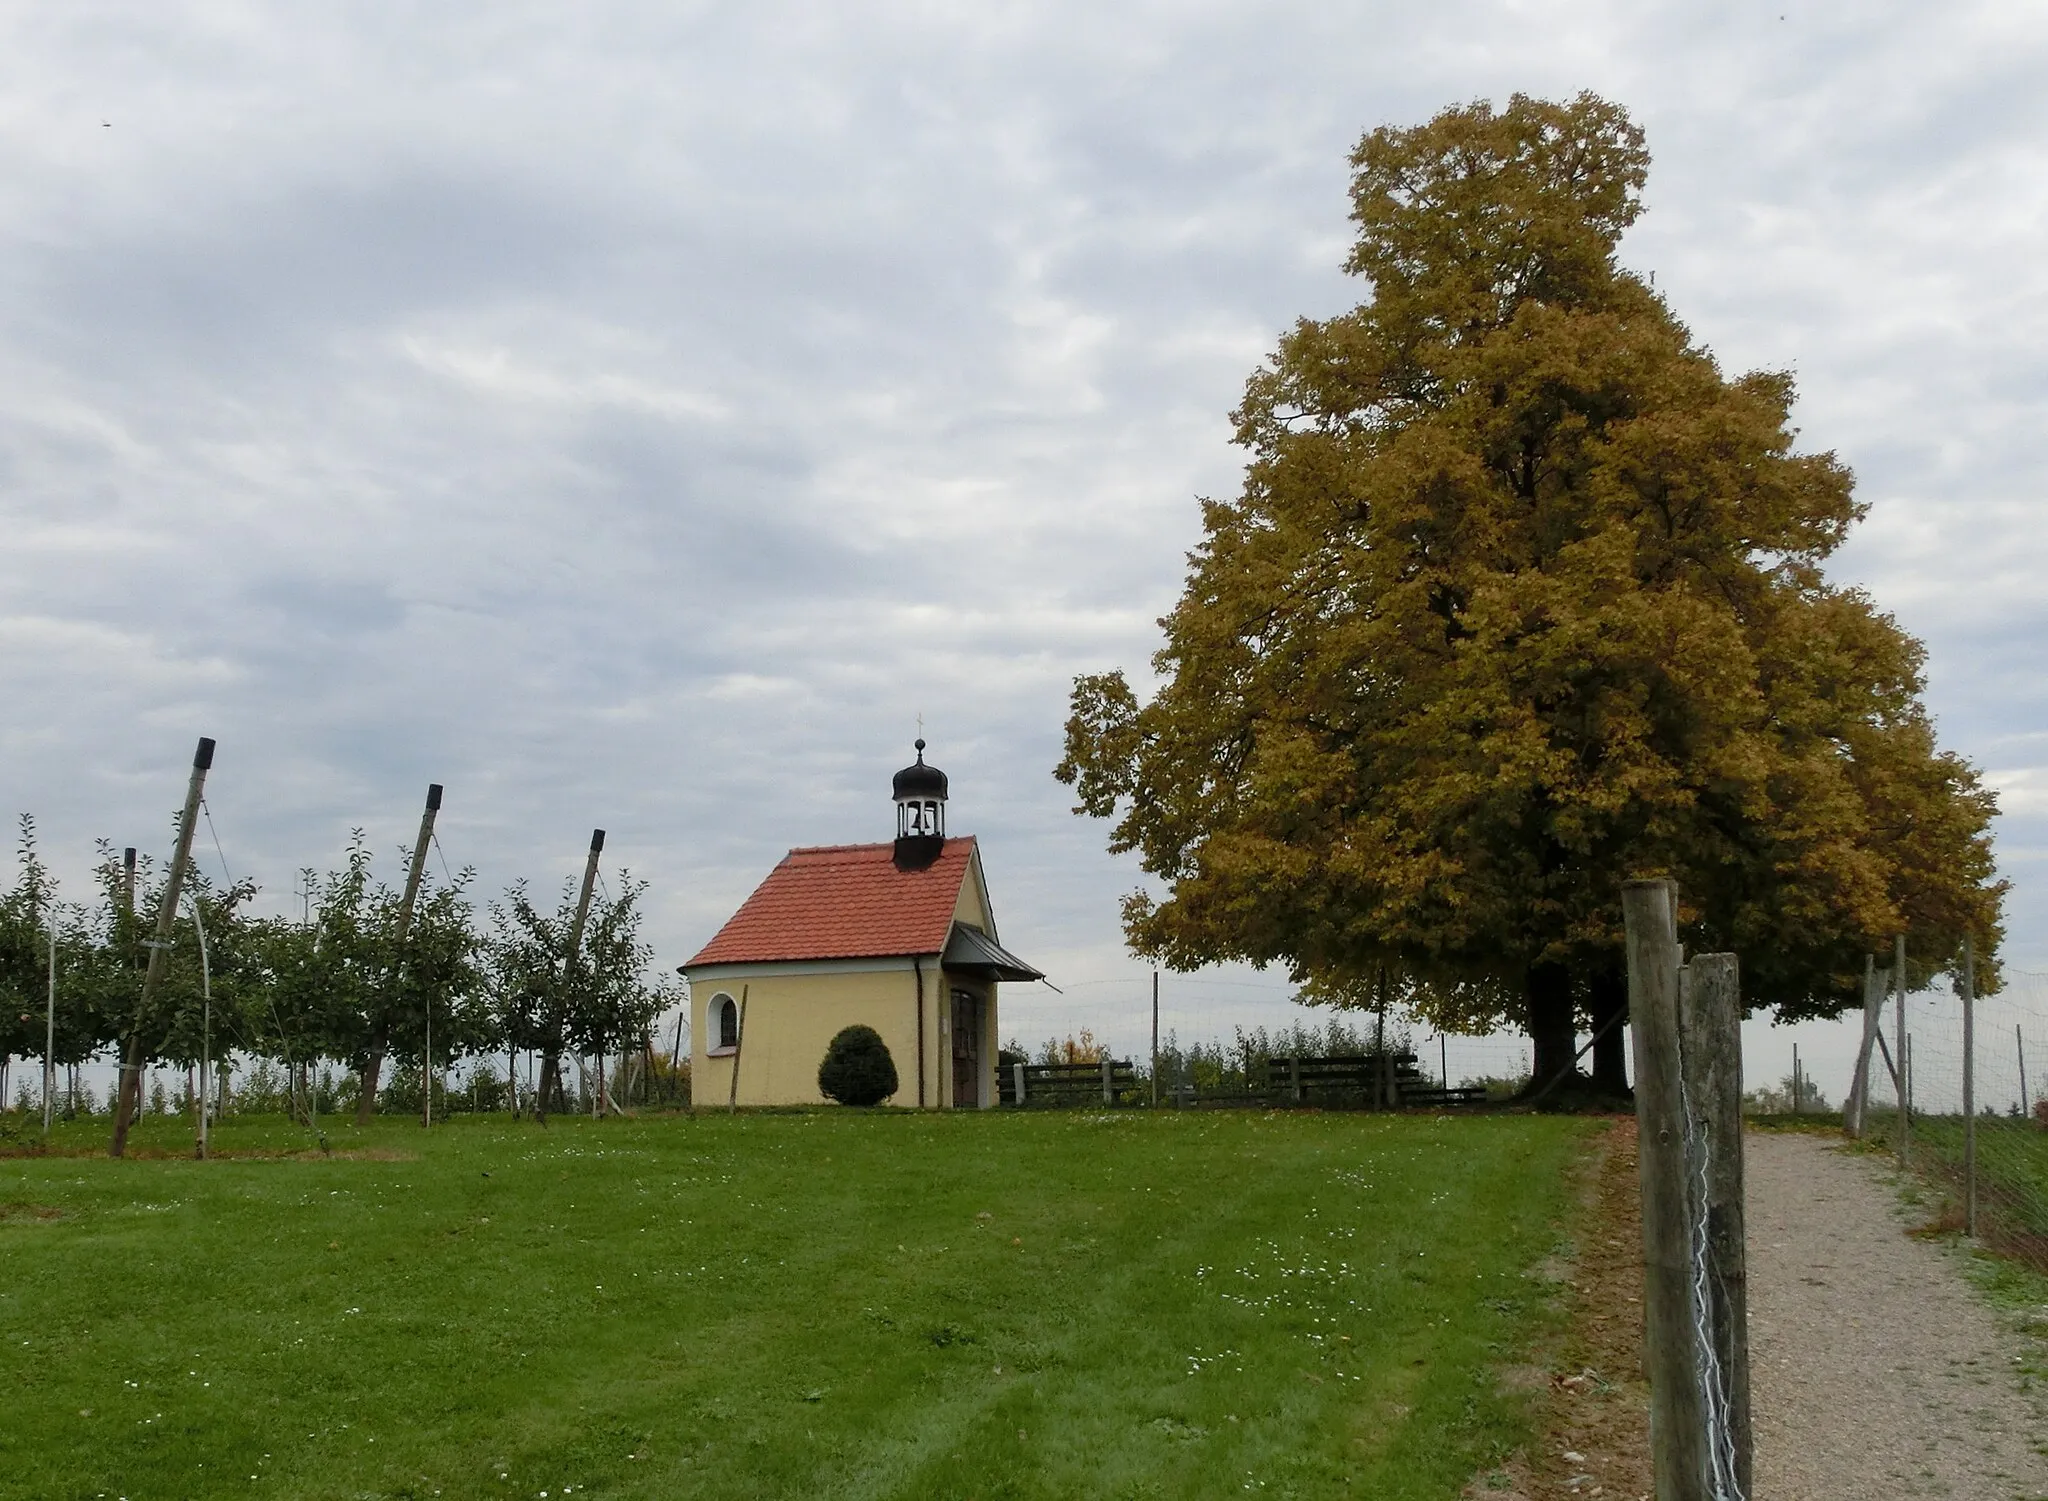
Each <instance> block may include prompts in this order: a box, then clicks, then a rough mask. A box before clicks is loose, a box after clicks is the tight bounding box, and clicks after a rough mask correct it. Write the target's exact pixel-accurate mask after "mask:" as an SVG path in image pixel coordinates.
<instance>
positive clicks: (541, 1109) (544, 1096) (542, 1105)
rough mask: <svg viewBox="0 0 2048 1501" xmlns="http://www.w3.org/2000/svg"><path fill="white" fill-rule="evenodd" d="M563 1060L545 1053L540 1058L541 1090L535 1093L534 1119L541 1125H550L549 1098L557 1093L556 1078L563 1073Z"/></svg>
mask: <svg viewBox="0 0 2048 1501" xmlns="http://www.w3.org/2000/svg"><path fill="white" fill-rule="evenodd" d="M561 1067H562V1063H561V1059H560V1058H558V1057H557V1056H556V1055H555V1054H553V1053H543V1054H541V1058H540V1088H538V1089H536V1090H535V1091H534V1093H533V1118H534V1120H535V1121H536V1122H537V1123H539V1124H540V1125H543V1126H545V1125H546V1124H547V1123H548V1105H549V1103H550V1101H549V1098H548V1097H549V1096H550V1095H552V1094H553V1093H554V1092H555V1089H556V1076H557V1075H558V1074H559V1073H560V1072H561Z"/></svg>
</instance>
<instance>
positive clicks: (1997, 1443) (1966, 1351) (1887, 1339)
mask: <svg viewBox="0 0 2048 1501" xmlns="http://www.w3.org/2000/svg"><path fill="white" fill-rule="evenodd" d="M1744 1170H1745V1175H1746V1177H1747V1183H1746V1185H1745V1188H1746V1193H1745V1198H1746V1214H1747V1216H1748V1227H1749V1338H1750V1383H1751V1393H1752V1402H1753V1407H1754V1412H1755V1433H1756V1498H1755V1501H1836V1498H1841V1501H1866V1498H1871V1497H1893V1496H1954V1497H1959V1498H1964V1501H2036V1498H2048V1455H2044V1454H2043V1453H2042V1448H2041V1446H2042V1445H2044V1444H2048V1401H2044V1400H2043V1398H2042V1395H2041V1394H2040V1393H2034V1394H2028V1393H2025V1392H2022V1391H2021V1390H2020V1388H2019V1384H2018V1381H2017V1378H2016V1374H2015V1373H2016V1369H2017V1363H2018V1359H2019V1357H2020V1351H2021V1348H2022V1347H2021V1344H2020V1342H2019V1336H2017V1335H2014V1334H2011V1333H2009V1332H2008V1331H2007V1330H2006V1329H2005V1328H2004V1327H2003V1326H2002V1325H2001V1324H2000V1323H1999V1321H1998V1318H1997V1316H1996V1315H1995V1314H1993V1313H1992V1312H1991V1311H1990V1310H1989V1309H1987V1308H1986V1307H1985V1306H1984V1304H1983V1303H1981V1302H1980V1301H1979V1300H1978V1298H1977V1296H1976V1294H1975V1293H1974V1292H1973V1291H1972V1290H1971V1289H1970V1287H1969V1286H1968V1285H1967V1284H1966V1283H1965V1282H1964V1281H1963V1278H1962V1274H1961V1273H1960V1271H1959V1270H1958V1269H1957V1267H1956V1266H1955V1264H1954V1260H1953V1255H1954V1253H1952V1252H1950V1251H1947V1250H1945V1249H1943V1248H1942V1247H1940V1246H1936V1245H1930V1244H1926V1243H1924V1242H1921V1241H1916V1240H1912V1239H1909V1238H1908V1237H1907V1235H1906V1233H1905V1230H1906V1221H1905V1219H1904V1218H1903V1216H1902V1213H1901V1211H1900V1210H1899V1208H1898V1194H1897V1191H1896V1189H1895V1188H1894V1187H1893V1185H1892V1184H1891V1182H1890V1181H1889V1179H1888V1175H1887V1174H1886V1173H1885V1171H1884V1170H1883V1168H1881V1167H1880V1166H1878V1165H1877V1164H1876V1163H1875V1162H1874V1161H1873V1160H1872V1159H1869V1158H1866V1157H1861V1156H1857V1155H1854V1154H1851V1153H1849V1152H1845V1151H1842V1150H1840V1149H1838V1148H1837V1147H1835V1146H1833V1145H1831V1144H1830V1143H1829V1142H1827V1141H1826V1140H1825V1139H1823V1138H1820V1137H1816V1136H1809V1135H1804V1134H1798V1133H1791V1132H1784V1133H1779V1132H1768V1133H1765V1132H1758V1133H1753V1134H1752V1135H1751V1136H1750V1137H1749V1144H1748V1152H1747V1154H1746V1156H1745V1157H1744ZM2037 1353H2038V1352H2037Z"/></svg>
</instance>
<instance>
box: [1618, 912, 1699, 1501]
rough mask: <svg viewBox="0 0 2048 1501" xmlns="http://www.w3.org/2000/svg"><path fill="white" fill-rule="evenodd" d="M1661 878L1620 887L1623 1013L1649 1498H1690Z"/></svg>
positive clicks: (1678, 1184)
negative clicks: (1637, 1199)
mask: <svg viewBox="0 0 2048 1501" xmlns="http://www.w3.org/2000/svg"><path fill="white" fill-rule="evenodd" d="M1672 896H1673V887H1672V883H1671V882H1669V881H1629V882H1627V883H1625V884H1624V885H1623V887H1622V890H1621V904H1622V915H1623V920H1624V923H1625V925H1626V929H1627V945H1628V1021H1629V1032H1630V1034H1631V1036H1632V1037H1633V1039H1634V1042H1635V1066H1636V1130H1637V1138H1638V1140H1637V1168H1638V1172H1639V1175H1640V1177H1641V1180H1642V1196H1643V1272H1644V1278H1643V1281H1644V1286H1643V1316H1644V1343H1645V1345H1646V1347H1647V1348H1646V1351H1645V1354H1646V1359H1645V1361H1644V1365H1645V1366H1646V1368H1647V1369H1648V1373H1649V1377H1650V1448H1651V1455H1652V1473H1653V1474H1654V1476H1655V1479H1656V1493H1657V1498H1658V1501H1691V1498H1693V1497H1696V1496H1698V1495H1700V1494H1701V1493H1700V1491H1699V1489H1698V1479H1699V1477H1701V1476H1704V1475H1705V1474H1706V1468H1707V1455H1706V1431H1705V1426H1704V1424H1703V1423H1702V1422H1701V1421H1700V1419H1701V1417H1702V1416H1703V1414H1702V1413H1701V1412H1700V1408H1699V1393H1698V1390H1697V1388H1696V1387H1695V1386H1694V1384H1693V1379H1692V1378H1693V1362H1692V1343H1693V1299H1692V1276H1691V1264H1690V1263H1691V1256H1690V1254H1689V1242H1690V1239H1691V1237H1690V1232H1689V1230H1688V1227H1687V1224H1686V1213H1685V1209H1686V1205H1685V1201H1686V1191H1685V1112H1684V1107H1683V1105H1682V1103H1681V1101H1680V1093H1679V1092H1680V1087H1681V1086H1680V1080H1679V1040H1678V932H1677V925H1676V924H1675V923H1674V921H1673V920H1672V911H1671V908H1672Z"/></svg>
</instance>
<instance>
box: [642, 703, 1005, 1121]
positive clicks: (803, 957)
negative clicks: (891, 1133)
mask: <svg viewBox="0 0 2048 1501" xmlns="http://www.w3.org/2000/svg"><path fill="white" fill-rule="evenodd" d="M924 751H925V743H924V741H923V740H922V739H920V740H919V741H918V742H917V760H916V761H915V762H914V763H913V764H912V765H909V766H906V767H904V768H903V770H901V771H899V772H897V773H896V777H895V781H894V785H893V789H892V790H893V794H894V798H895V803H896V838H895V839H894V841H893V842H889V843H881V844H839V845H824V846H818V847H812V848H805V849H793V850H791V851H790V852H789V853H788V854H787V855H785V856H783V857H782V861H781V863H780V864H778V865H777V866H776V867H775V869H774V870H772V871H770V872H769V873H768V878H767V879H766V880H764V881H763V882H762V883H761V884H760V885H759V886H758V887H756V888H755V889H754V894H753V895H752V896H750V897H748V898H747V899H746V901H745V902H744V903H742V904H741V906H740V909H739V910H738V911H737V912H735V913H733V915H732V916H731V917H730V918H728V919H727V920H726V923H725V925H724V926H723V927H721V928H720V929H719V930H718V932H717V934H716V935H715V936H714V937H713V938H712V939H711V941H710V942H709V943H707V944H705V945H704V947H703V948H702V949H700V950H698V952H697V954H696V956H695V957H694V958H692V959H691V960H690V961H689V963H687V964H685V965H683V966H682V970H683V974H684V976H685V977H686V978H687V979H688V980H689V982H690V1037H691V1043H690V1081H691V1092H692V1094H693V1096H694V1097H695V1099H696V1100H697V1102H698V1103H699V1104H704V1105H711V1104H723V1103H725V1102H726V1101H727V1100H729V1099H730V1100H734V1101H736V1102H737V1103H739V1104H742V1105H809V1104H819V1103H822V1102H823V1098H824V1097H823V1096H822V1095H821V1094H820V1093H819V1092H818V1065H819V1064H820V1063H821V1062H823V1061H824V1057H825V1049H826V1047H827V1045H828V1044H829V1043H830V1042H831V1041H832V1039H833V1037H834V1036H836V1035H837V1034H838V1033H839V1031H840V1029H841V1028H844V1027H849V1026H852V1025H854V1024H856V1023H865V1024H866V1025H867V1026H870V1027H873V1028H874V1029H875V1031H876V1032H878V1033H880V1034H881V1037H882V1040H883V1041H884V1042H885V1043H886V1044H888V1048H889V1054H890V1056H891V1058H892V1059H894V1061H895V1064H896V1076H897V1089H896V1094H895V1096H894V1097H893V1098H892V1099H891V1100H890V1101H889V1103H890V1104H892V1105H901V1106H907V1107H930V1106H938V1107H942V1108H948V1109H979V1108H986V1107H988V1106H991V1105H994V1104H995V1103H996V1100H997V1083H996V1058H995V1055H996V1038H997V1036H998V1032H997V1020H996V1017H997V1010H996V988H997V986H998V985H1000V984H1001V983H1003V982H1004V981H1006V980H1007V981H1012V982H1029V981H1033V980H1037V979H1040V978H1042V976H1041V974H1040V973H1039V971H1038V970H1036V969H1033V968H1032V967H1031V966H1030V965H1029V964H1026V963H1025V962H1024V961H1023V960H1022V959H1019V958H1018V957H1017V956H1016V955H1015V954H1012V953H1011V952H1009V950H1007V949H1005V948H1004V947H1003V946H1002V944H1001V943H1000V942H999V941H998V939H997V936H996V919H995V909H994V907H993V906H992V905H991V904H990V901H989V894H988V879H987V876H986V875H985V874H984V872H983V870H982V863H981V847H980V845H979V843H978V842H977V841H976V840H975V839H974V838H973V837H972V836H971V835H970V836H967V837H964V838H955V837H948V835H947V833H946V800H947V782H946V774H945V773H944V772H943V771H940V770H939V769H938V767H936V766H932V765H929V764H928V763H927V762H926V761H925V759H924Z"/></svg>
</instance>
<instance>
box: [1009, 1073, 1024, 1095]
mask: <svg viewBox="0 0 2048 1501" xmlns="http://www.w3.org/2000/svg"><path fill="white" fill-rule="evenodd" d="M1010 1068H1011V1071H1012V1072H1013V1073H1014V1074H1015V1075H1016V1078H1017V1103H1018V1104H1019V1105H1021V1104H1023V1103H1024V1065H1023V1064H1021V1063H1013V1064H1011V1065H1010Z"/></svg>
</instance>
